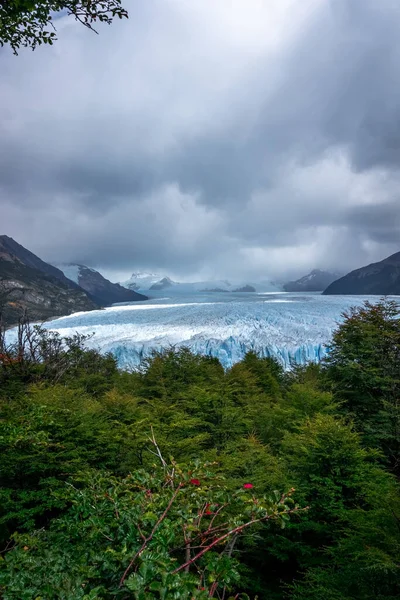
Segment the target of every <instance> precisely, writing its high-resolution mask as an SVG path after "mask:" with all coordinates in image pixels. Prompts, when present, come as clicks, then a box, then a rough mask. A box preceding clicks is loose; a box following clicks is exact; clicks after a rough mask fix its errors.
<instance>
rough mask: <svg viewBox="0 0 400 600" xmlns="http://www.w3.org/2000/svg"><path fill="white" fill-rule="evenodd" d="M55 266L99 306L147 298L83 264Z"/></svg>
mask: <svg viewBox="0 0 400 600" xmlns="http://www.w3.org/2000/svg"><path fill="white" fill-rule="evenodd" d="M57 266H58V268H59V269H60V270H61V271H62V272H63V273H64V275H65V276H66V277H67V278H68V279H69V280H71V281H73V282H74V283H76V284H78V285H79V286H80V287H81V288H82V289H84V290H85V291H86V292H87V293H88V295H89V296H90V297H91V298H92V299H93V300H94V301H95V302H96V303H97V304H100V306H109V305H110V304H115V303H117V302H135V301H137V300H147V296H143V295H142V294H138V293H137V292H135V291H133V290H132V289H127V288H125V287H122V286H121V285H120V284H119V283H111V281H109V280H108V279H106V278H105V277H103V275H102V274H101V273H99V272H98V271H96V270H95V269H92V268H90V267H87V266H85V265H80V264H76V263H68V264H61V265H57Z"/></svg>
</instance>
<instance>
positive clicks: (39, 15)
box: [0, 0, 128, 54]
mask: <svg viewBox="0 0 400 600" xmlns="http://www.w3.org/2000/svg"><path fill="white" fill-rule="evenodd" d="M59 12H62V13H64V14H68V15H72V16H73V17H75V19H76V20H77V21H79V22H80V23H82V25H84V26H85V27H88V28H89V29H92V30H93V31H95V29H94V27H95V26H96V24H97V23H107V24H110V23H112V21H113V19H114V18H115V17H118V18H119V19H123V18H127V17H128V12H127V11H126V10H125V9H124V8H123V7H122V6H121V0H0V46H4V45H5V44H7V45H10V46H11V48H12V50H13V52H14V54H17V51H18V49H19V48H20V47H21V46H22V47H24V46H25V47H29V48H32V50H34V49H35V48H36V47H37V46H38V45H39V46H40V45H41V44H50V45H52V44H53V42H54V41H55V40H56V39H57V32H56V28H55V26H54V24H53V20H54V18H55V15H56V14H57V13H59Z"/></svg>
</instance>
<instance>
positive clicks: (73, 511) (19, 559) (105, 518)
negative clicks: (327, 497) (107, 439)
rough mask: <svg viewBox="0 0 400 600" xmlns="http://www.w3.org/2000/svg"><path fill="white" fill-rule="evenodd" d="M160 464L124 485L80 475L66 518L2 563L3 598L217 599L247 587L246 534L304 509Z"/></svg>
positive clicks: (104, 476) (198, 470) (204, 473)
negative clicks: (242, 558)
mask: <svg viewBox="0 0 400 600" xmlns="http://www.w3.org/2000/svg"><path fill="white" fill-rule="evenodd" d="M154 447H155V448H156V450H157V451H158V447H157V445H156V444H154ZM161 461H162V464H161V465H160V466H154V467H152V469H151V470H146V471H144V470H141V471H137V472H135V473H132V474H130V475H129V476H128V477H127V478H125V479H122V480H121V479H117V478H115V477H113V476H111V475H110V474H109V473H107V472H101V471H88V472H86V473H83V474H81V475H80V476H79V477H76V478H75V479H74V480H73V482H71V483H70V485H69V487H68V495H69V504H70V508H69V510H68V511H67V513H66V514H65V515H64V516H63V517H61V518H60V519H55V520H53V522H52V524H51V526H50V528H49V529H48V530H40V531H38V532H35V533H33V534H29V535H15V536H13V540H14V542H15V544H16V545H15V547H14V549H13V550H12V551H11V552H9V553H7V554H6V557H5V560H4V561H3V564H2V566H1V563H0V589H1V590H3V591H2V598H4V600H11V599H18V600H25V599H26V600H30V599H32V598H37V597H42V596H43V595H44V597H45V598H46V599H47V600H56V599H58V598H68V599H69V600H74V599H75V598H76V599H78V598H104V599H106V598H126V597H127V595H126V594H127V590H129V591H130V592H132V598H137V599H144V600H147V599H149V600H150V599H156V598H159V599H162V598H175V597H179V598H187V599H188V600H189V599H190V598H199V599H200V598H204V599H205V598H210V597H217V596H216V595H217V593H218V590H221V591H222V590H224V589H225V590H228V589H231V588H232V586H235V585H237V584H238V582H239V580H240V575H239V572H238V568H237V567H238V562H237V560H236V558H234V557H232V551H233V548H234V545H235V544H236V542H237V541H238V539H239V538H240V536H241V535H244V534H245V533H246V535H247V536H248V535H251V532H252V531H254V529H256V528H259V527H260V526H261V524H263V523H267V522H269V521H275V522H278V523H280V525H281V526H282V527H283V526H284V525H285V523H286V521H287V520H288V518H289V515H290V514H291V513H293V512H296V511H297V510H298V507H296V505H295V504H294V502H293V500H292V499H291V497H290V494H289V495H286V496H285V495H281V494H279V493H276V494H275V496H274V497H273V498H268V497H260V496H257V497H256V496H255V495H254V494H253V491H252V489H249V490H247V489H243V488H241V489H239V490H236V491H234V492H230V491H228V490H227V489H226V486H225V485H224V481H223V479H221V478H215V477H214V476H213V474H212V472H211V471H210V469H209V467H208V465H199V464H194V465H191V466H190V465H189V466H188V467H186V468H185V467H180V466H179V465H177V464H176V463H172V464H171V465H167V464H166V463H165V462H164V461H163V459H162V457H161ZM191 567H192V568H191ZM176 594H179V595H178V596H177V595H176ZM129 597H130V596H129Z"/></svg>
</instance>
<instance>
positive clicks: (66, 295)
mask: <svg viewBox="0 0 400 600" xmlns="http://www.w3.org/2000/svg"><path fill="white" fill-rule="evenodd" d="M25 261H26V262H25ZM35 264H36V265H38V266H39V267H40V268H37V267H35V266H34V265H35ZM47 267H48V268H47ZM54 272H56V275H54ZM59 273H60V275H61V276H60V275H58V269H56V268H55V267H52V266H51V265H47V263H44V262H43V261H42V260H41V259H40V258H38V257H37V256H35V255H34V254H32V252H29V250H26V249H25V248H24V247H23V246H21V245H20V244H18V243H17V242H15V241H14V240H13V239H12V238H9V237H8V236H0V312H1V314H2V320H3V323H5V324H6V326H9V325H13V324H15V323H17V322H18V319H19V318H20V317H21V316H22V315H23V314H25V313H26V312H27V314H28V317H29V319H30V320H32V321H42V320H46V319H49V318H50V317H57V316H62V315H68V314H71V313H73V312H78V311H86V310H93V309H96V308H99V307H98V306H97V305H96V304H95V303H94V302H93V301H92V300H91V299H90V298H89V297H88V296H87V294H86V292H85V291H84V290H83V289H81V288H80V287H79V286H78V285H76V284H73V283H72V282H71V281H69V280H68V279H67V278H66V277H64V275H63V273H61V271H60V272H59Z"/></svg>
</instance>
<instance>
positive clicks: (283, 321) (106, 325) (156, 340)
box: [45, 292, 378, 370]
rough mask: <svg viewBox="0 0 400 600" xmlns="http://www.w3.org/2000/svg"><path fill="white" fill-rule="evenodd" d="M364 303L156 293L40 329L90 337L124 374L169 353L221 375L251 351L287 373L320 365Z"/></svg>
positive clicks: (91, 344) (289, 296)
mask: <svg viewBox="0 0 400 600" xmlns="http://www.w3.org/2000/svg"><path fill="white" fill-rule="evenodd" d="M365 299H366V298H365V296H322V295H320V294H307V293H303V294H296V293H258V294H243V293H242V294H240V293H237V294H234V293H223V294H222V293H220V294H218V293H214V294H213V293H208V294H207V293H203V294H200V293H197V294H192V295H190V296H185V295H175V296H174V295H170V296H168V295H167V294H165V292H164V294H163V293H162V292H160V293H159V294H158V296H157V294H156V293H154V295H153V297H152V298H151V299H150V300H148V301H146V302H141V303H131V304H118V305H113V306H111V307H109V308H106V309H105V310H96V311H91V312H83V313H75V314H73V315H70V316H67V317H62V318H59V319H55V320H53V321H50V322H48V323H46V324H45V327H46V328H48V329H51V330H55V331H58V332H59V333H60V334H61V335H62V336H69V335H71V334H73V333H75V332H79V333H81V334H94V335H93V336H92V337H91V338H90V339H89V340H88V341H87V345H88V346H89V347H94V348H98V349H100V351H101V352H111V353H112V354H113V355H114V356H115V357H116V359H117V362H118V365H119V367H120V368H122V369H129V370H130V369H136V368H137V367H138V366H139V365H140V363H141V361H142V360H143V359H144V358H146V357H148V356H150V355H151V354H152V352H153V351H154V350H157V351H160V350H163V349H165V348H170V347H172V346H173V347H177V348H179V347H188V348H190V349H191V350H192V351H193V352H197V353H200V354H205V355H210V356H214V357H217V358H218V359H219V360H220V362H221V363H222V365H223V366H224V367H225V368H229V367H231V366H232V365H233V364H234V363H236V362H238V361H240V360H241V359H242V358H243V356H244V355H245V353H246V352H248V351H249V350H253V351H255V352H257V353H258V354H260V355H261V356H272V357H275V358H276V359H277V360H278V361H279V362H280V363H281V364H282V365H283V366H284V367H285V368H286V369H289V368H290V367H291V366H292V365H293V364H305V363H307V362H310V361H312V362H318V361H320V360H321V359H322V358H323V357H324V356H325V355H326V353H327V345H328V344H329V342H330V340H331V337H332V332H333V331H334V329H335V328H336V327H337V326H338V324H339V323H340V321H341V320H342V318H343V317H342V313H343V312H344V311H347V310H348V309H350V307H352V306H357V305H360V304H362V302H363V301H364V300H365ZM369 299H370V300H371V298H369ZM376 299H378V297H376ZM372 300H373V298H372Z"/></svg>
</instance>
